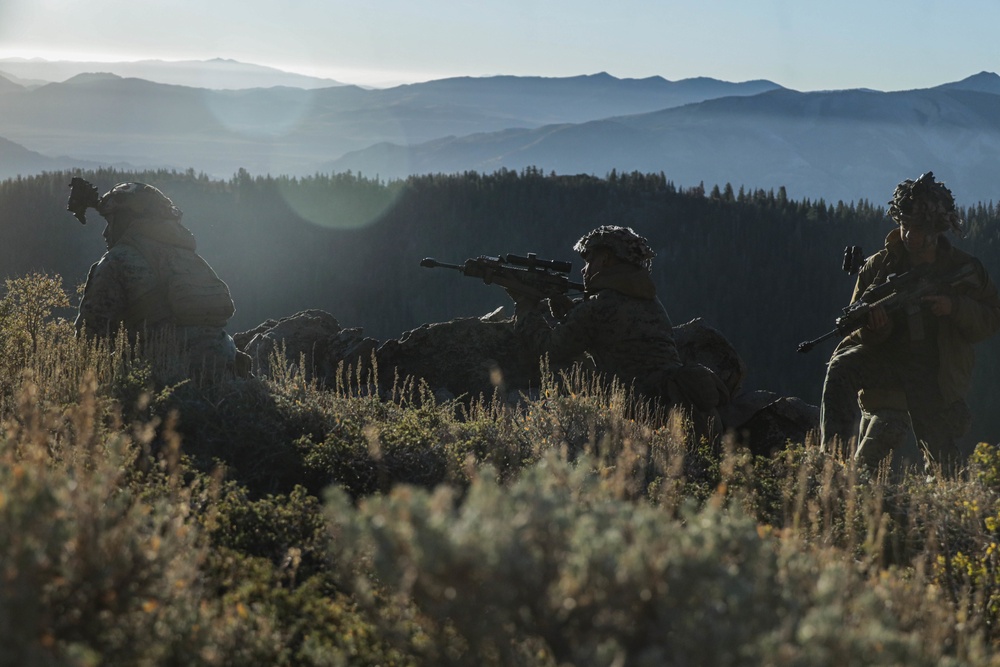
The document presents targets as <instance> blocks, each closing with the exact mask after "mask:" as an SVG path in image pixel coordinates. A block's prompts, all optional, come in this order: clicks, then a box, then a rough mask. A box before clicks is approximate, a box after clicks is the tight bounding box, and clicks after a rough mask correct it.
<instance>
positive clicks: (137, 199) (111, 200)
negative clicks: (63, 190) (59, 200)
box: [97, 183, 181, 220]
mask: <svg viewBox="0 0 1000 667" xmlns="http://www.w3.org/2000/svg"><path fill="white" fill-rule="evenodd" d="M97 212H98V213H100V214H101V215H102V216H104V217H107V216H109V215H122V214H124V215H125V216H127V217H135V218H149V219H157V220H180V218H181V210H180V209H179V208H177V207H176V206H174V203H173V202H172V201H170V199H169V198H168V197H167V196H166V195H165V194H163V193H162V192H160V191H159V190H158V189H156V188H154V187H153V186H152V185H147V184H145V183H119V184H118V185H116V186H115V187H113V188H111V190H109V191H108V192H106V193H105V194H104V195H103V196H102V197H101V202H100V204H98V206H97Z"/></svg>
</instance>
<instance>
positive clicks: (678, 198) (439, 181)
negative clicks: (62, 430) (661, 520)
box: [0, 169, 1000, 441]
mask: <svg viewBox="0 0 1000 667" xmlns="http://www.w3.org/2000/svg"><path fill="white" fill-rule="evenodd" d="M73 175H77V174H71V173H68V172H67V173H45V174H42V175H38V176H32V177H24V178H17V179H12V180H7V181H4V182H2V183H0V234H3V236H4V238H3V243H2V244H0V248H2V250H0V273H2V274H3V275H4V276H7V277H15V276H19V275H24V274H26V273H28V272H33V271H44V272H49V273H58V274H60V275H62V276H63V278H64V280H65V281H66V283H67V284H68V285H71V286H72V285H77V284H80V283H82V282H83V281H84V280H85V279H86V272H87V269H88V267H89V266H90V264H91V263H92V262H93V261H96V259H97V258H98V257H100V255H101V253H102V252H103V250H104V248H103V240H102V239H101V236H100V230H101V228H103V224H104V222H103V220H101V219H100V217H99V216H97V215H96V213H94V212H91V215H90V218H91V220H90V223H89V224H88V225H87V226H85V227H84V226H81V225H79V224H78V223H77V222H76V220H74V219H73V217H72V216H71V215H70V214H69V213H67V212H66V211H65V202H66V197H67V195H68V192H69V190H68V187H67V186H68V183H69V180H70V178H71V177H72V176H73ZM80 175H82V176H83V177H85V178H87V179H88V180H91V181H92V182H94V183H95V184H96V185H97V186H98V188H99V190H101V191H102V192H104V191H105V190H107V189H108V188H110V187H111V186H112V185H113V184H115V183H117V182H121V181H126V180H137V181H142V182H147V183H151V184H153V185H156V186H157V187H159V188H161V189H162V190H163V191H164V192H165V193H166V194H167V195H168V196H169V197H171V198H172V199H173V201H174V202H175V204H177V205H178V206H179V207H180V208H181V209H182V210H183V211H184V214H185V215H184V223H185V224H186V225H188V227H190V228H191V230H192V231H193V232H194V233H195V235H196V237H197V239H198V243H199V252H201V254H202V255H203V256H204V257H205V258H206V259H207V260H208V261H209V263H211V264H212V266H213V267H214V268H215V269H216V271H217V272H218V273H219V275H220V276H221V277H222V278H223V279H224V280H226V282H227V283H229V285H230V288H231V290H232V293H233V297H234V300H235V301H236V305H237V314H236V317H235V318H234V320H233V321H232V323H231V325H230V327H229V328H230V330H231V331H233V332H236V331H241V330H246V329H249V328H251V327H253V326H254V325H256V324H258V323H260V322H262V321H264V320H265V319H268V318H279V317H283V316H287V315H291V314H293V313H295V312H297V311H299V310H302V309H305V308H320V309H323V310H327V311H329V312H330V313H332V314H333V315H334V316H336V317H337V318H338V320H339V321H340V323H341V325H342V326H345V327H362V328H363V329H364V330H365V333H366V334H367V335H369V336H372V337H374V338H377V339H379V340H385V339H388V338H395V337H398V336H399V335H400V334H401V333H403V332H404V331H407V330H409V329H411V328H414V327H416V326H418V325H420V324H422V323H425V322H435V321H444V320H448V319H451V318H454V317H459V316H471V315H481V314H484V313H486V312H489V311H491V310H493V309H494V308H496V307H497V306H499V305H509V304H510V302H509V299H508V297H507V296H506V294H504V293H503V291H502V290H499V289H497V288H491V287H487V286H485V285H483V284H482V283H480V282H478V281H475V280H469V279H466V278H463V277H462V276H460V275H459V274H457V273H454V272H450V271H444V270H436V271H434V270H427V269H422V268H420V267H419V262H420V259H421V258H423V257H427V256H431V257H435V258H437V259H439V260H442V261H449V262H461V261H463V260H464V259H466V258H468V257H473V256H476V255H480V254H486V255H496V254H501V253H507V252H515V253H519V254H524V253H527V252H535V253H537V254H538V255H539V256H540V257H552V258H557V259H566V260H573V263H574V272H576V271H578V270H579V268H580V266H581V262H580V259H579V258H578V257H576V256H575V253H573V252H572V250H571V247H572V244H573V243H574V242H575V241H576V239H578V238H579V237H580V236H581V235H583V234H584V233H585V232H587V231H588V230H590V229H592V228H594V227H596V226H598V225H602V224H620V225H628V226H631V227H633V228H635V229H636V230H637V231H638V232H639V233H641V234H643V235H644V236H646V237H647V238H648V239H649V240H650V242H651V244H652V246H653V248H654V249H655V250H656V252H657V258H656V259H655V260H654V262H653V274H654V278H655V280H656V283H657V286H658V290H659V294H660V298H661V300H662V301H663V303H664V305H665V306H666V308H667V310H668V312H669V313H670V315H671V317H672V319H673V320H674V323H675V324H679V323H682V322H685V321H688V320H690V319H692V318H695V317H701V318H703V319H704V321H705V322H706V323H707V324H709V325H711V326H713V327H715V328H717V329H719V330H720V331H722V332H723V333H724V334H725V335H726V336H727V337H728V338H729V339H730V340H731V341H732V342H733V344H734V345H735V346H736V347H737V349H738V350H739V351H740V353H741V355H742V356H743V357H744V359H745V360H746V361H747V363H748V365H749V368H750V370H749V375H748V380H747V383H748V385H750V387H751V388H763V389H769V390H773V391H776V392H779V393H780V394H783V395H795V396H799V397H801V398H803V399H805V400H807V401H808V402H811V403H817V402H818V400H819V393H820V387H821V383H822V377H823V364H824V363H825V361H826V359H827V358H828V356H829V352H830V351H831V347H830V346H832V343H831V344H828V346H824V347H820V348H818V349H816V350H815V351H813V352H811V353H810V354H808V355H802V354H797V353H796V346H797V344H798V343H799V342H801V341H803V340H806V339H810V338H814V337H816V336H818V335H820V334H822V333H825V332H826V331H828V330H830V329H831V328H832V327H833V320H834V318H835V316H836V315H837V314H838V313H839V309H840V308H841V307H843V306H844V305H845V304H846V302H847V301H848V299H849V296H850V292H851V289H852V287H853V278H851V277H849V276H847V275H846V274H844V273H843V272H842V271H841V268H840V266H841V262H842V252H843V249H844V247H845V246H847V245H852V244H858V245H861V246H862V247H863V248H864V249H865V251H866V254H870V253H871V252H874V251H875V250H876V249H877V248H878V247H880V246H881V244H882V239H883V238H884V236H885V234H886V233H887V232H888V231H889V230H890V229H891V225H890V224H889V223H888V222H887V221H886V218H885V215H884V206H883V205H882V204H881V203H872V202H868V201H864V200H862V201H859V202H837V203H836V204H834V203H831V202H826V201H823V200H818V201H811V200H794V199H793V198H791V197H789V196H788V195H787V194H786V193H785V191H784V189H783V188H782V189H779V190H777V191H762V190H757V191H745V190H744V189H742V188H739V187H733V186H731V185H725V186H722V187H719V186H714V187H710V189H706V188H704V187H697V188H690V189H682V188H678V187H677V186H675V185H674V184H673V183H672V182H671V181H669V180H668V178H667V177H666V176H665V175H664V174H662V173H660V174H641V173H630V174H618V173H615V172H612V173H611V174H609V175H608V176H607V177H606V178H595V177H592V176H586V175H578V176H557V175H553V174H544V173H542V172H540V171H538V170H533V169H528V170H525V171H522V172H513V171H498V172H496V173H493V174H479V173H466V174H462V175H427V176H416V177H410V178H408V179H406V180H402V181H391V182H385V181H382V180H381V179H379V178H377V177H376V178H369V177H365V176H362V175H358V174H352V173H342V174H331V175H316V176H314V177H310V178H298V179H297V178H290V177H272V176H266V177H265V176H253V175H251V174H249V173H247V172H245V171H242V170H241V171H240V173H238V174H236V175H234V177H233V178H232V179H230V180H228V181H220V180H214V179H210V178H208V177H206V176H204V175H199V174H196V173H194V172H193V171H188V172H172V171H171V172H167V171H158V172H141V173H125V172H119V171H114V170H101V171H97V172H84V173H82V174H80ZM906 176H914V175H913V174H909V175H900V178H903V177H906ZM889 194H891V193H886V198H888V196H889ZM956 194H960V193H956ZM998 214H1000V212H998V210H997V209H996V207H995V206H994V205H993V203H992V202H989V203H983V204H980V205H977V206H975V207H971V208H969V209H967V210H964V211H963V216H964V217H965V219H966V220H967V223H968V227H969V230H968V231H969V233H968V235H967V238H965V239H959V240H957V241H956V243H957V244H958V245H959V246H960V247H962V248H963V249H965V250H967V251H969V252H971V253H973V254H975V255H977V256H978V257H980V258H981V259H982V261H983V262H984V263H985V265H986V267H987V269H988V270H989V271H990V273H991V275H993V277H994V278H996V277H997V276H1000V248H998V235H1000V233H998V229H1000V227H998V225H997V218H998ZM998 345H1000V341H997V340H991V341H988V342H986V343H984V344H981V345H980V346H979V347H978V355H979V363H978V367H977V375H976V385H975V389H974V391H973V395H972V396H971V397H970V400H971V403H972V405H973V410H974V412H975V414H976V416H977V420H976V425H975V426H974V433H973V439H985V440H989V441H993V440H996V439H997V438H996V434H997V433H1000V415H993V414H991V412H993V413H995V411H991V410H990V409H989V408H990V406H991V404H992V402H993V397H995V396H996V391H997V388H996V386H995V381H994V380H993V379H992V378H995V377H997V371H998V370H1000V348H998Z"/></svg>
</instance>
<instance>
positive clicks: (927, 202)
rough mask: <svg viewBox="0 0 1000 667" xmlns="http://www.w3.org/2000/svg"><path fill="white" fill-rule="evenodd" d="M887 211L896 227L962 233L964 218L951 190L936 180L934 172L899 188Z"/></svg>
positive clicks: (897, 187)
mask: <svg viewBox="0 0 1000 667" xmlns="http://www.w3.org/2000/svg"><path fill="white" fill-rule="evenodd" d="M887 212H888V214H889V217H890V218H892V219H893V220H894V221H895V222H896V224H897V225H907V226H911V227H918V228H928V227H929V228H931V229H933V230H934V231H935V232H946V231H949V230H950V231H954V232H956V233H959V234H961V232H962V219H961V218H959V217H958V212H957V211H956V210H955V198H954V197H952V196H951V190H949V189H948V188H946V187H945V185H944V183H938V182H937V181H935V180H934V172H931V171H928V172H927V173H926V174H921V175H920V176H919V177H918V178H917V180H915V181H914V180H911V179H906V180H905V181H903V182H902V183H900V184H899V185H897V186H896V191H895V192H894V193H893V194H892V201H890V202H889V209H888V211H887Z"/></svg>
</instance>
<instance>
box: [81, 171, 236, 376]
mask: <svg viewBox="0 0 1000 667" xmlns="http://www.w3.org/2000/svg"><path fill="white" fill-rule="evenodd" d="M78 180H79V183H78ZM73 187H74V192H73V194H72V195H71V196H70V206H69V207H68V208H69V210H71V211H74V213H75V214H76V215H77V217H78V218H79V219H80V220H81V222H84V221H85V219H84V217H83V211H85V210H86V207H87V206H92V207H93V208H96V209H97V212H98V213H100V215H101V216H102V217H103V218H104V219H105V220H106V221H107V226H106V227H105V229H104V240H105V242H106V243H107V247H108V251H107V252H106V253H105V254H104V256H103V257H102V258H101V259H100V261H98V262H97V263H96V264H94V265H93V266H92V267H91V268H90V273H89V275H88V276H87V285H86V288H85V290H84V294H83V299H82V300H81V301H80V310H79V315H78V316H77V319H76V328H77V332H78V335H79V334H80V333H84V332H85V333H86V334H91V335H96V336H100V337H109V336H113V335H114V334H116V333H117V331H118V329H119V327H121V326H124V328H125V330H126V331H127V332H128V335H129V337H130V340H131V341H132V342H134V341H135V340H136V337H137V336H141V337H142V338H143V339H144V340H149V339H150V338H151V337H152V336H154V335H156V334H158V333H163V334H165V335H170V336H176V339H177V341H179V344H180V345H181V346H182V347H183V351H184V354H185V355H186V360H187V369H186V371H183V372H185V373H189V374H192V375H195V376H197V377H199V378H204V379H208V378H214V377H221V376H223V375H233V374H236V375H246V374H247V371H248V370H249V366H248V365H246V364H239V366H240V367H239V368H237V358H238V357H237V350H236V346H235V344H234V343H233V339H232V337H230V336H229V334H227V333H226V331H225V330H224V327H225V326H226V324H227V323H228V321H229V318H230V317H232V315H233V313H234V312H235V307H234V306H233V301H232V298H231V297H230V294H229V288H228V286H226V284H225V283H224V282H223V281H222V280H220V279H219V277H218V276H217V275H216V274H215V271H213V270H212V268H211V267H210V266H209V265H208V264H207V263H206V262H205V260H204V259H202V258H201V256H200V255H198V254H197V253H196V252H195V239H194V235H193V234H191V232H190V231H189V230H188V229H187V228H186V227H185V226H184V225H182V224H181V222H180V221H181V215H182V214H181V211H180V209H178V208H177V207H176V206H174V204H173V202H172V201H170V199H168V198H167V197H166V196H165V195H164V194H163V193H162V192H160V191H159V190H158V189H156V188H154V187H153V186H151V185H146V184H145V183H119V184H118V185H116V186H114V187H113V188H112V189H111V190H110V191H109V192H107V193H106V194H104V195H103V196H101V197H97V196H96V193H97V191H96V188H94V187H93V186H92V185H90V184H89V183H87V182H86V181H82V179H74V184H73ZM78 188H83V189H85V190H87V191H89V192H90V193H92V194H91V196H90V197H89V198H87V199H86V201H85V203H84V205H82V208H81V204H79V203H78V202H75V201H74V198H78V197H79V190H78ZM245 356H246V355H242V356H241V357H239V359H240V361H245V360H246V359H244V357H245Z"/></svg>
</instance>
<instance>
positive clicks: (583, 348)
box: [514, 299, 600, 363]
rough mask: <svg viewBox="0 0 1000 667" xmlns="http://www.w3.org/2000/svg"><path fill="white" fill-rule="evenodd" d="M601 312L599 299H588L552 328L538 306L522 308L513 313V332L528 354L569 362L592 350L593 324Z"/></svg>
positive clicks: (519, 307) (559, 361)
mask: <svg viewBox="0 0 1000 667" xmlns="http://www.w3.org/2000/svg"><path fill="white" fill-rule="evenodd" d="M599 311H600V304H599V303H598V300H597V299H586V300H584V301H581V302H580V303H578V304H577V305H576V306H574V307H573V309H572V310H570V311H569V314H568V315H567V316H566V318H565V319H564V320H563V321H562V322H560V323H559V324H556V325H555V326H554V327H552V326H549V323H548V322H546V321H545V318H544V317H543V316H542V313H541V311H540V310H539V307H538V306H537V305H534V306H521V305H519V306H518V307H517V310H516V311H515V314H514V332H515V333H516V334H517V337H518V339H519V340H520V341H521V342H522V343H523V344H524V345H525V347H526V348H527V349H528V350H529V352H531V353H533V354H535V355H537V356H541V355H543V354H548V355H549V356H550V357H551V359H552V361H554V362H556V363H567V362H571V361H574V360H576V359H578V358H579V357H581V356H583V355H584V354H585V353H586V352H587V351H588V349H589V348H590V346H591V343H592V340H591V334H592V332H593V331H594V327H593V325H592V323H593V322H594V318H596V317H599Z"/></svg>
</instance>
